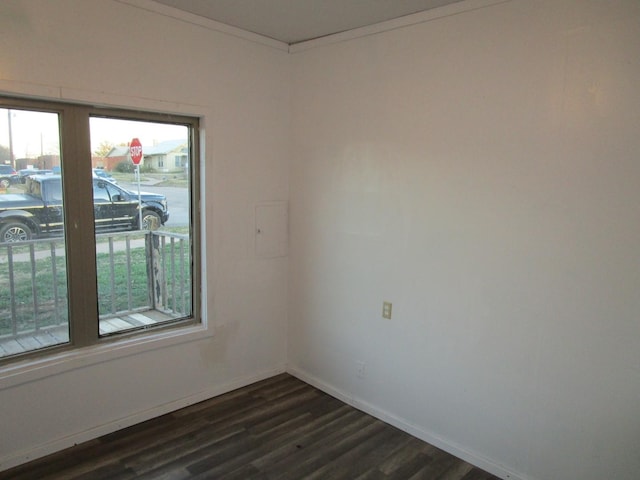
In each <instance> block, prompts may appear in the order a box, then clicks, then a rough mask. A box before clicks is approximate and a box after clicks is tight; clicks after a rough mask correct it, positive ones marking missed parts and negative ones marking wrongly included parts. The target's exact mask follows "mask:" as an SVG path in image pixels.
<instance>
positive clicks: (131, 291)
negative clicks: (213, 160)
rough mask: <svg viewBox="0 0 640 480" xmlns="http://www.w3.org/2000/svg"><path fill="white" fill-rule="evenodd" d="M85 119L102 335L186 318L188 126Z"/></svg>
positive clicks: (188, 313) (188, 276) (189, 241)
mask: <svg viewBox="0 0 640 480" xmlns="http://www.w3.org/2000/svg"><path fill="white" fill-rule="evenodd" d="M90 125H91V150H92V152H93V157H92V159H91V162H92V169H93V192H94V216H95V233H96V262H97V265H96V267H97V272H98V279H97V284H98V311H99V317H100V335H101V336H104V335H110V334H113V333H118V332H123V331H130V330H135V329H143V328H150V327H152V326H154V325H158V324H162V323H166V322H175V321H176V320H179V319H184V318H189V317H191V315H192V312H193V308H192V285H193V281H192V275H191V265H192V238H191V231H192V230H191V225H190V222H191V220H190V219H191V212H190V205H191V181H190V168H189V167H190V161H191V160H190V159H191V153H190V151H189V138H190V130H189V127H188V126H186V125H177V124H169V123H155V122H148V121H139V120H125V119H120V118H105V117H91V124H90ZM134 138H136V139H138V140H139V142H140V144H141V145H142V155H141V158H140V162H139V164H137V165H136V164H134V162H133V161H132V160H135V155H133V156H132V154H131V153H132V150H134V149H130V148H129V145H130V144H131V142H132V140H133V139H134ZM134 153H135V152H134ZM132 157H133V158H132ZM140 226H142V228H140Z"/></svg>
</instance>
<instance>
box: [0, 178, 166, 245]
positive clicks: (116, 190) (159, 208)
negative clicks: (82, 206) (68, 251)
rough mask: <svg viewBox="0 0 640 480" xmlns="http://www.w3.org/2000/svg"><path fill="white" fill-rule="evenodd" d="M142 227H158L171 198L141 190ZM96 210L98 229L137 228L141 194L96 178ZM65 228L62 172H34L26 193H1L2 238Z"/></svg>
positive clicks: (58, 232)
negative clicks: (47, 173)
mask: <svg viewBox="0 0 640 480" xmlns="http://www.w3.org/2000/svg"><path fill="white" fill-rule="evenodd" d="M141 200H142V228H143V229H151V230H155V229H157V228H159V227H160V225H164V224H165V222H166V221H167V220H168V219H169V212H168V210H167V198H166V197H165V196H164V195H161V194H155V193H146V192H145V193H141ZM93 211H94V218H95V231H96V233H102V232H110V231H111V232H113V231H124V230H137V229H138V228H139V225H138V223H139V217H140V216H139V213H138V212H139V210H138V194H137V193H133V192H130V191H128V190H125V189H124V188H121V187H120V186H118V185H114V184H113V183H111V182H109V181H106V180H101V179H98V178H94V179H93ZM63 229H64V222H63V210H62V181H61V177H60V175H34V176H32V177H29V178H28V179H27V181H26V184H25V193H9V194H5V195H0V242H20V241H24V240H30V239H32V238H38V237H45V236H60V235H62V232H63Z"/></svg>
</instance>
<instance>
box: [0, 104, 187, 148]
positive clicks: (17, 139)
mask: <svg viewBox="0 0 640 480" xmlns="http://www.w3.org/2000/svg"><path fill="white" fill-rule="evenodd" d="M9 118H10V120H11V138H12V140H13V154H14V157H15V158H35V157H38V156H39V155H59V150H60V146H59V144H60V141H59V131H58V116H57V114H55V113H50V112H34V111H28V110H7V109H3V108H0V145H2V146H5V147H9ZM90 125H91V151H92V152H93V151H95V150H96V149H97V148H98V146H99V145H100V144H101V143H102V142H109V143H111V144H113V145H118V144H121V143H126V144H129V142H131V140H132V139H133V138H136V137H137V138H138V139H140V142H141V143H142V146H143V150H144V147H145V146H152V145H154V144H156V143H159V142H162V141H166V140H178V139H183V138H184V139H185V140H186V139H187V132H188V130H187V128H186V127H185V126H183V125H168V124H162V123H151V122H141V121H131V120H121V119H113V118H101V117H92V118H91V123H90Z"/></svg>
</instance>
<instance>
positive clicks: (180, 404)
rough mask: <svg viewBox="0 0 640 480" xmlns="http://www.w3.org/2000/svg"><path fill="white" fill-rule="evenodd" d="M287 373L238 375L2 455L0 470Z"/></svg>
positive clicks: (274, 370) (281, 369)
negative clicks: (158, 403) (80, 430)
mask: <svg viewBox="0 0 640 480" xmlns="http://www.w3.org/2000/svg"><path fill="white" fill-rule="evenodd" d="M284 372H285V367H284V365H281V366H278V367H276V368H272V369H270V370H264V371H262V372H259V373H257V374H254V375H249V376H246V377H241V378H236V379H235V380H231V381H229V382H226V383H224V384H223V385H219V386H216V387H212V388H209V389H207V390H204V391H202V392H199V393H196V394H194V395H189V396H188V397H184V398H180V399H178V400H174V401H172V402H169V403H165V404H164V405H159V406H156V407H153V408H150V409H147V410H143V411H140V412H137V413H135V414H133V415H129V416H128V417H125V418H121V419H119V420H114V421H112V422H109V423H105V424H103V425H99V426H97V427H93V428H90V429H88V430H85V431H82V432H76V433H73V434H71V435H67V436H66V437H62V438H58V439H55V440H52V441H50V442H46V443H42V444H40V445H36V446H35V447H33V448H28V449H25V450H22V451H20V452H17V453H13V454H10V455H8V456H7V457H4V458H0V471H2V470H8V469H10V468H13V467H15V466H18V465H21V464H23V463H26V462H29V461H31V460H35V459H37V458H41V457H44V456H46V455H49V454H51V453H55V452H58V451H60V450H63V449H65V448H68V447H72V446H74V445H77V444H79V443H82V442H86V441H89V440H93V439H95V438H98V437H101V436H103V435H107V434H109V433H113V432H115V431H118V430H121V429H123V428H127V427H130V426H132V425H136V424H138V423H141V422H144V421H147V420H150V419H152V418H156V417H159V416H161V415H165V414H167V413H171V412H173V411H176V410H179V409H181V408H184V407H188V406H189V405H193V404H195V403H198V402H202V401H204V400H208V399H210V398H213V397H217V396H219V395H223V394H225V393H227V392H231V391H233V390H236V389H238V388H242V387H245V386H247V385H251V384H252V383H256V382H259V381H261V380H265V379H267V378H270V377H273V376H275V375H279V374H281V373H284Z"/></svg>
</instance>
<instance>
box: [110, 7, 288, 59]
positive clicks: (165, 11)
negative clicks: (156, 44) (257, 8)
mask: <svg viewBox="0 0 640 480" xmlns="http://www.w3.org/2000/svg"><path fill="white" fill-rule="evenodd" d="M114 1H116V2H119V3H123V4H125V5H129V6H131V7H135V8H139V9H141V10H146V11H148V12H153V13H157V14H159V15H164V16H165V17H170V18H174V19H176V20H180V21H182V22H186V23H190V24H192V25H196V26H198V27H202V28H206V29H208V30H213V31H215V32H220V33H224V34H227V35H231V36H233V37H237V38H241V39H243V40H248V41H250V42H253V43H258V44H260V45H264V46H267V47H271V48H275V49H277V50H281V51H283V52H287V51H289V45H288V44H287V43H285V42H281V41H279V40H274V39H273V38H269V37H265V36H264V35H259V34H257V33H253V32H249V31H247V30H242V29H241V28H237V27H232V26H231V25H227V24H225V23H221V22H217V21H215V20H211V19H208V18H205V17H201V16H200V15H194V14H193V13H189V12H185V11H184V10H179V9H177V8H173V7H170V6H168V5H163V4H161V3H158V2H153V1H151V0H114Z"/></svg>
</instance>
